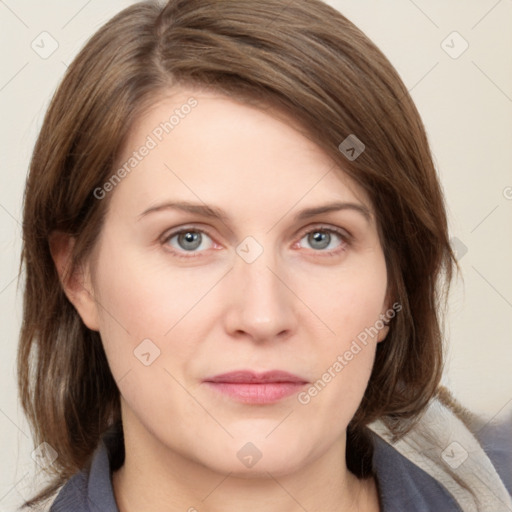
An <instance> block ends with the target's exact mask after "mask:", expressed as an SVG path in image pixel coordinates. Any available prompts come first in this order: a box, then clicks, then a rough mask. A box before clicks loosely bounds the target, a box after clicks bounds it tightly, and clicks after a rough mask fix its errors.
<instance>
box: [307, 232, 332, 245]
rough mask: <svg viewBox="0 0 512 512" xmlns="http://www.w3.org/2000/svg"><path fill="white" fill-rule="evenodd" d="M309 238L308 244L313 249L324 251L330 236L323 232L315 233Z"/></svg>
mask: <svg viewBox="0 0 512 512" xmlns="http://www.w3.org/2000/svg"><path fill="white" fill-rule="evenodd" d="M309 237H310V239H309V243H310V244H311V246H312V247H314V248H315V249H325V248H326V247H327V246H328V245H329V243H330V242H331V235H330V234H329V233H325V232H323V231H315V232H314V233H311V234H310V235H309Z"/></svg>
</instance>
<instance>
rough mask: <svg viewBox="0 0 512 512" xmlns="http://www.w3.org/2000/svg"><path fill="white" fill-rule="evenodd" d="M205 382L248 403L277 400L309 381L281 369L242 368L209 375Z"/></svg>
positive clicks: (294, 391)
mask: <svg viewBox="0 0 512 512" xmlns="http://www.w3.org/2000/svg"><path fill="white" fill-rule="evenodd" d="M204 382H205V383H206V384H208V385H209V386H210V387H212V388H213V389H215V390H216V391H218V392H220V393H222V394H224V395H228V396H230V397H231V398H233V399H235V400H237V401H239V402H243V403H247V404H267V403H273V402H277V401H279V400H281V399H282V398H285V397H287V396H290V395H293V394H294V393H296V392H297V391H299V390H300V388H302V387H303V386H304V385H305V384H307V383H308V381H307V380H305V379H303V378H301V377H298V376H297V375H293V374H291V373H288V372H284V371H280V370H274V371H270V372H264V373H255V372H252V371H247V370H240V371H235V372H230V373H223V374H222V375H216V376H214V377H208V378H206V379H205V380H204Z"/></svg>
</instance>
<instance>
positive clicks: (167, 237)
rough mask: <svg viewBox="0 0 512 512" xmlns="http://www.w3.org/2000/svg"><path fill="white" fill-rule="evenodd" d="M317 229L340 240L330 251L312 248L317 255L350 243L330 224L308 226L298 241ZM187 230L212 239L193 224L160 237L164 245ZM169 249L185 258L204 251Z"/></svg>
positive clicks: (334, 253) (342, 248)
mask: <svg viewBox="0 0 512 512" xmlns="http://www.w3.org/2000/svg"><path fill="white" fill-rule="evenodd" d="M318 231H321V232H324V233H329V234H332V233H334V234H335V235H337V236H338V237H339V238H340V240H341V243H340V246H339V247H338V248H336V249H333V250H330V251H326V250H316V251H315V250H314V249H311V250H312V251H314V252H315V253H317V254H318V255H319V256H325V257H330V256H337V255H339V254H340V253H342V252H344V251H345V250H346V249H347V246H349V245H350V242H351V238H352V237H351V235H350V234H349V233H348V232H346V231H344V230H341V229H337V228H334V227H332V226H322V225H318V226H314V227H313V228H310V229H308V230H306V231H303V232H301V234H300V236H299V238H298V242H300V241H301V240H302V239H303V238H304V237H305V236H306V235H309V234H310V233H315V232H318ZM188 232H195V233H201V234H203V235H207V236H208V237H209V238H210V239H212V240H213V237H212V236H211V235H210V234H209V233H208V231H206V230H204V229H200V228H197V227H194V226H187V227H184V228H180V229H178V230H176V231H172V232H171V233H169V234H167V235H165V236H164V237H163V239H162V244H163V245H166V244H167V243H168V242H169V241H170V240H171V239H172V238H174V237H175V236H177V235H181V234H182V233H188ZM296 243H297V242H296ZM169 251H170V252H171V253H172V254H173V255H175V256H177V257H178V258H186V259H190V258H197V257H200V256H202V254H201V253H202V252H204V251H198V252H194V251H189V252H187V251H176V250H175V249H174V248H170V249H169Z"/></svg>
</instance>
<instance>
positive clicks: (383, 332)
mask: <svg viewBox="0 0 512 512" xmlns="http://www.w3.org/2000/svg"><path fill="white" fill-rule="evenodd" d="M388 333H389V325H388V324H384V327H383V328H382V329H380V330H379V336H378V337H377V343H380V342H381V341H384V340H385V339H386V336H387V335H388Z"/></svg>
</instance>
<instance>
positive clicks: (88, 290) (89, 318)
mask: <svg viewBox="0 0 512 512" xmlns="http://www.w3.org/2000/svg"><path fill="white" fill-rule="evenodd" d="M48 242H49V246H50V253H51V255H52V259H53V262H54V264H55V268H56V270H57V273H58V275H59V280H60V283H61V286H62V289H63V291H64V293H65V294H66V297H67V298H68V299H69V301H70V302H71V304H73V306H74V307H75V309H76V310H77V312H78V314H79V315H80V317H81V318H82V321H83V322H84V324H85V325H86V326H87V327H88V328H89V329H91V330H93V331H98V330H99V322H98V308H97V303H96V301H95V298H94V292H93V288H92V283H91V279H90V272H89V269H88V266H87V268H85V269H84V268H83V266H81V265H80V266H79V268H75V269H72V268H71V263H72V262H71V256H72V252H73V247H74V245H75V239H74V237H72V236H71V235H69V234H68V233H64V232H62V231H54V232H52V233H51V234H50V237H49V240H48Z"/></svg>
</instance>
